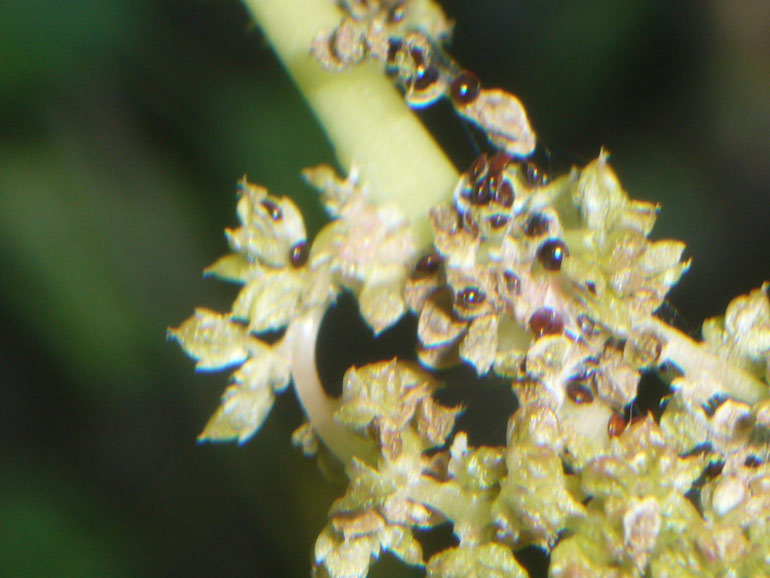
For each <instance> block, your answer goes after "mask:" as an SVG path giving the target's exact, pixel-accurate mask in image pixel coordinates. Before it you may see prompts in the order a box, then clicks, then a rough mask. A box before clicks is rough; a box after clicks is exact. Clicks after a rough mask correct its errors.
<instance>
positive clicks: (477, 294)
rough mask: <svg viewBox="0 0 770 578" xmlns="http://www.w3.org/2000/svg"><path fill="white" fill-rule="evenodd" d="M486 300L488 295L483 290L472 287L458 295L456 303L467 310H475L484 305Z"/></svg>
mask: <svg viewBox="0 0 770 578" xmlns="http://www.w3.org/2000/svg"><path fill="white" fill-rule="evenodd" d="M486 298H487V296H486V294H485V293H484V292H483V291H482V290H481V289H479V288H478V287H474V286H472V285H471V286H470V287H466V288H465V289H463V290H462V291H460V292H459V293H458V294H457V297H456V301H457V304H458V305H460V306H461V307H464V308H465V309H473V308H474V307H478V306H479V305H481V304H482V303H484V301H485V300H486Z"/></svg>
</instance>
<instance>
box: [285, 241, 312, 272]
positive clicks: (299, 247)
mask: <svg viewBox="0 0 770 578" xmlns="http://www.w3.org/2000/svg"><path fill="white" fill-rule="evenodd" d="M309 254H310V251H309V249H308V246H307V243H306V242H305V241H300V242H299V243H295V244H294V245H292V247H291V249H289V260H290V261H291V264H292V267H302V265H304V264H305V263H307V258H308V256H309Z"/></svg>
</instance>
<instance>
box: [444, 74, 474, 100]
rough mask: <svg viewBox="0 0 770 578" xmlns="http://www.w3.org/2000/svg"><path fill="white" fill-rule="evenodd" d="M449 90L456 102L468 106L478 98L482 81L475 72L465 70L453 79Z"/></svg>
mask: <svg viewBox="0 0 770 578" xmlns="http://www.w3.org/2000/svg"><path fill="white" fill-rule="evenodd" d="M449 90H450V94H451V95H452V101H453V102H454V103H455V104H457V105H460V106H467V105H469V104H470V103H472V102H473V101H474V100H476V99H477V98H478V96H479V91H480V90H481V83H480V82H479V79H478V78H477V77H476V75H475V74H473V73H472V72H469V71H467V70H465V71H463V72H461V73H460V74H459V75H458V76H457V77H456V78H455V79H454V80H453V81H452V85H451V86H450V87H449Z"/></svg>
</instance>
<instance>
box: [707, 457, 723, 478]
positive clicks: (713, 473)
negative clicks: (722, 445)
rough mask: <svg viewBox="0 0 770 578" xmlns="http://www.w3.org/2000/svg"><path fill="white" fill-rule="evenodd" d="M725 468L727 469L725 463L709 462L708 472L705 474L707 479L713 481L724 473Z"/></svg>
mask: <svg viewBox="0 0 770 578" xmlns="http://www.w3.org/2000/svg"><path fill="white" fill-rule="evenodd" d="M724 467H725V462H724V461H722V460H715V461H712V462H709V465H707V466H706V470H705V471H704V472H703V473H704V474H705V476H706V478H707V479H713V478H716V477H717V476H718V475H719V474H721V473H722V469H723V468H724Z"/></svg>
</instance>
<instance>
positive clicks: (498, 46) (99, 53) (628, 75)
mask: <svg viewBox="0 0 770 578" xmlns="http://www.w3.org/2000/svg"><path fill="white" fill-rule="evenodd" d="M279 1H280V0H279ZM445 6H446V9H447V11H448V13H449V14H450V16H452V17H453V18H455V19H456V21H457V26H456V31H455V40H454V48H453V52H454V54H455V56H456V58H457V59H458V60H459V61H460V62H461V63H463V64H464V65H465V66H466V67H468V68H470V69H472V70H474V71H476V72H477V74H478V75H479V76H480V77H481V78H482V79H483V81H484V82H485V84H486V85H490V86H491V85H497V86H501V87H503V88H506V89H508V90H511V91H513V92H515V93H516V94H518V95H519V96H520V98H521V100H522V101H523V102H524V103H525V105H526V107H527V110H528V112H529V115H530V118H531V120H532V123H533V125H534V127H535V129H536V131H537V132H538V134H539V136H540V138H541V140H542V141H543V142H544V143H545V145H546V146H547V147H548V148H549V149H550V150H551V152H552V162H553V166H557V165H559V164H561V165H564V164H569V163H583V162H585V161H587V160H589V159H590V158H592V157H593V156H595V155H596V154H597V153H598V152H599V150H600V147H601V146H605V147H607V148H608V149H609V150H610V151H611V152H612V155H613V157H612V158H613V163H614V166H615V167H616V169H617V171H618V172H619V174H620V177H621V180H622V182H623V184H624V185H625V187H626V188H627V189H628V190H629V191H630V192H631V194H632V195H633V196H635V197H638V198H644V199H648V200H656V201H660V202H661V203H662V205H663V212H662V214H661V217H660V219H659V224H658V227H657V228H656V230H655V235H656V236H658V237H675V238H679V239H682V240H684V241H685V242H686V243H687V245H688V253H689V255H691V256H693V257H694V264H693V268H692V271H691V272H690V274H688V276H687V277H686V278H685V280H684V281H683V282H682V283H681V284H680V286H678V287H677V288H676V289H675V290H674V292H673V293H672V295H671V300H672V302H673V304H674V306H676V307H677V308H678V309H679V310H680V312H681V313H682V315H683V316H684V318H685V319H687V320H688V321H689V323H690V324H691V325H692V326H693V327H697V325H698V323H699V322H700V321H701V320H702V319H703V318H704V317H705V316H709V315H715V314H717V313H719V312H721V311H723V310H724V307H725V306H726V305H727V303H728V301H729V300H730V298H731V297H733V296H735V295H737V294H739V293H742V292H747V291H748V290H750V289H752V288H754V287H758V286H759V285H761V283H762V282H763V281H764V280H770V235H769V234H768V231H769V230H770V227H768V222H769V221H770V202H769V201H770V137H769V136H768V135H770V3H767V2H766V1H765V0H753V1H748V0H733V1H730V0H719V1H717V0H703V1H701V2H671V1H670V0H644V1H642V0H628V1H625V2H617V1H616V0H595V1H592V2H581V3H567V2H557V1H555V0H541V1H539V2H523V1H522V2H514V1H511V0H506V1H494V0H474V1H473V2H469V1H464V2H463V1H461V0H454V1H452V2H446V3H445ZM425 116H426V117H427V121H428V122H429V123H430V124H432V125H434V126H435V127H436V131H437V132H438V133H439V134H440V138H441V140H442V142H444V143H445V144H446V146H447V148H448V150H449V151H450V154H451V155H452V158H453V159H454V160H455V162H456V163H458V166H460V167H462V168H464V167H465V165H467V164H469V163H470V161H471V160H472V155H473V153H472V148H471V146H470V145H469V142H468V140H467V138H466V137H465V136H464V133H463V130H462V127H461V126H460V124H459V122H458V121H457V119H456V118H455V117H454V116H453V115H452V114H451V110H449V107H448V106H439V107H437V108H436V109H435V110H431V111H428V112H427V113H426V114H425ZM331 160H332V155H331V152H330V149H329V147H328V145H327V143H326V142H325V139H324V136H323V134H322V132H321V131H320V130H319V128H318V127H317V126H316V125H315V124H314V122H313V120H312V117H311V116H310V114H309V113H308V112H307V110H306V109H305V108H304V106H303V103H302V101H301V99H300V97H298V96H297V95H296V94H295V92H294V90H293V87H292V86H291V84H290V82H289V81H288V80H287V79H286V78H285V76H284V74H283V72H282V70H281V68H280V66H279V65H278V64H277V63H276V61H275V59H274V58H273V56H272V54H271V53H270V51H269V49H268V47H267V46H266V45H265V44H264V42H263V39H262V38H261V36H260V34H259V33H258V31H256V30H254V28H253V26H251V25H250V21H249V18H248V15H247V14H246V12H245V10H244V9H243V8H242V6H241V5H240V4H239V3H238V2H236V1H235V0H228V1H224V0H212V1H208V2H204V1H196V2H190V1H184V0H164V1H154V2H153V1H151V0H80V1H79V2H55V1H52V0H24V1H22V0H10V1H7V2H3V3H2V4H1V5H0V262H1V263H2V265H3V267H2V281H0V315H1V316H2V319H1V321H2V328H3V331H2V336H1V337H0V340H2V347H0V383H2V390H1V391H0V432H2V437H1V438H0V575H3V576H84V577H88V576H152V577H155V576H158V577H161V576H180V575H185V576H215V575H228V576H268V577H269V576H306V575H308V569H309V565H310V556H311V551H312V544H313V541H314V539H315V536H316V535H317V533H318V531H319V530H320V529H321V527H322V526H323V524H324V521H325V517H326V510H327V508H328V506H329V504H330V503H331V501H332V499H333V498H334V497H335V496H336V495H339V494H341V493H342V491H343V488H342V486H339V485H337V486H335V485H332V484H328V483H326V482H325V481H324V480H323V479H322V477H321V475H320V474H319V473H318V470H317V468H316V467H315V465H314V463H313V462H311V461H308V460H305V459H303V458H302V457H301V455H300V454H299V453H298V452H296V451H294V450H293V449H292V448H291V447H290V443H289V435H290V433H291V431H292V430H293V429H294V428H295V427H296V426H298V425H299V424H300V423H301V413H300V411H299V409H298V407H297V403H296V401H295V400H294V398H293V396H292V395H291V394H287V395H284V396H282V397H281V398H280V399H279V400H278V402H277V404H276V407H275V408H274V410H273V414H272V415H271V417H270V419H269V420H268V422H267V424H266V426H265V427H264V428H263V430H262V431H261V432H260V434H259V435H258V436H257V437H256V438H254V439H253V440H252V441H251V442H249V443H248V444H246V445H244V446H242V447H236V446H232V445H219V446H214V445H197V444H196V443H195V436H196V435H197V433H198V432H199V431H200V429H201V428H202V427H203V425H204V423H205V421H206V419H207V418H208V416H209V415H210V414H211V413H212V412H213V411H214V409H215V408H216V406H217V403H218V399H219V396H220V394H221V393H222V391H223V389H224V386H225V383H226V376H225V375H224V374H195V373H194V372H193V365H192V363H191V362H190V361H189V360H188V359H187V358H186V357H185V356H184V355H183V354H182V353H181V351H180V350H179V349H178V348H177V347H176V346H175V345H173V344H169V343H167V342H166V341H165V330H166V327H167V326H169V325H178V324H179V323H180V322H181V321H183V320H184V319H185V318H186V317H187V316H189V315H190V314H191V313H192V311H193V308H194V307H195V306H207V307H210V308H213V309H218V310H226V309H227V308H228V306H229V304H230V302H231V300H232V298H233V296H234V295H235V288H233V287H229V286H225V285H223V284H220V283H217V282H216V281H213V280H202V279H201V271H202V269H203V268H204V267H205V266H207V265H208V264H210V263H212V262H213V261H214V260H215V259H216V258H217V257H218V256H220V255H221V254H223V253H224V252H225V251H226V245H225V242H224V238H223V235H222V230H223V228H224V227H225V226H232V225H233V224H234V223H235V213H234V207H235V203H234V199H235V197H234V191H235V188H234V185H235V183H236V181H237V180H238V179H239V178H240V177H241V176H242V175H243V174H244V173H247V174H248V175H249V177H250V178H251V179H252V180H254V181H256V182H259V183H262V184H264V185H266V186H268V187H269V188H270V189H271V190H273V191H274V192H277V193H280V194H289V195H291V196H293V197H294V198H295V199H296V200H297V202H298V203H300V204H301V206H302V207H303V210H304V211H305V214H306V218H307V222H308V228H309V231H310V232H311V234H312V233H314V232H316V231H317V230H318V228H319V227H320V226H321V225H322V224H323V222H324V217H323V215H322V213H321V212H320V207H319V203H318V202H317V200H316V198H315V195H314V193H313V192H312V191H310V190H309V189H308V188H307V187H305V186H304V185H303V184H302V183H301V181H300V179H299V170H300V169H301V168H302V167H304V166H309V165H313V164H317V163H319V162H330V161H331ZM334 339H337V338H336V337H334ZM339 345H340V348H344V344H339ZM394 568H396V566H395V565H393V564H391V563H389V562H386V563H385V564H384V565H380V566H379V567H378V568H377V570H375V571H374V572H373V573H372V575H373V576H387V575H391V576H393V575H396V573H397V571H396V570H394ZM398 575H401V574H398ZM403 575H410V576H412V575H414V576H416V575H419V573H415V572H406V573H404V574H403Z"/></svg>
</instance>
